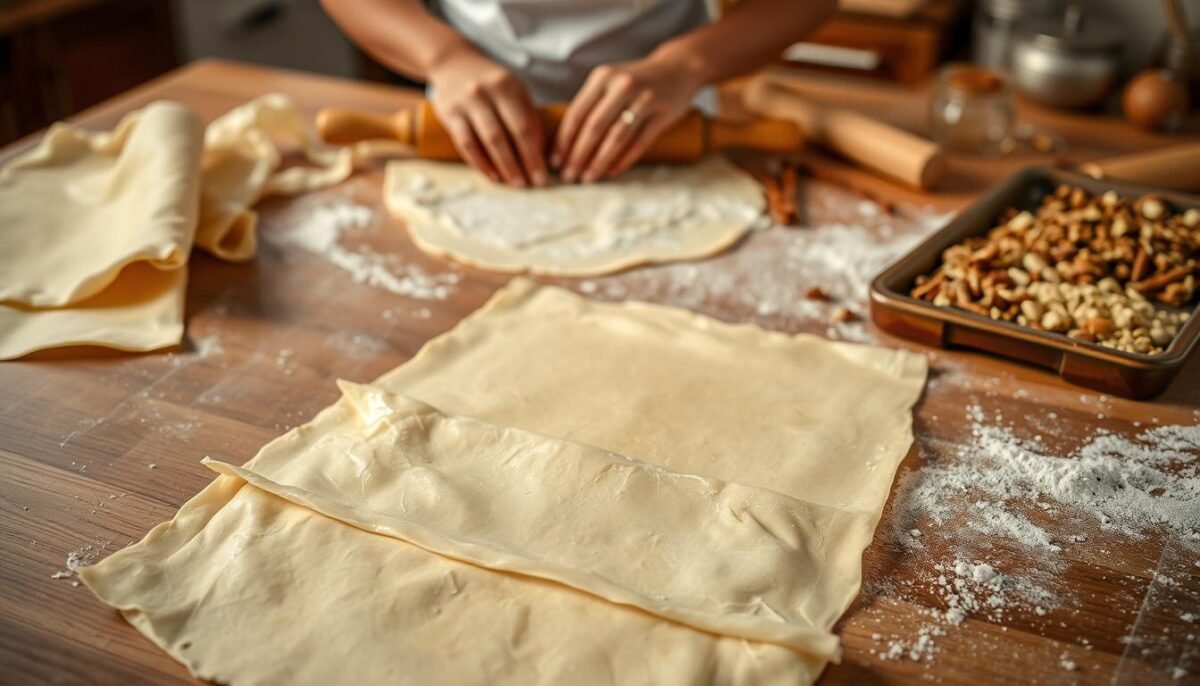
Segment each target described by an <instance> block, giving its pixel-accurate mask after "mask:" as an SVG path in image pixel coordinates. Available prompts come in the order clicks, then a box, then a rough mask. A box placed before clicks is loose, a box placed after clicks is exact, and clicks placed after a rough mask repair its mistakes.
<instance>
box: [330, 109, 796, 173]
mask: <svg viewBox="0 0 1200 686" xmlns="http://www.w3.org/2000/svg"><path fill="white" fill-rule="evenodd" d="M566 109H567V108H566V105H547V106H545V107H542V108H539V110H538V111H539V114H540V115H541V118H542V126H543V130H544V131H545V137H546V141H547V144H549V142H550V141H553V140H554V136H555V134H556V132H557V131H558V127H559V125H560V124H562V119H563V115H564V114H566ZM317 133H318V135H320V137H321V139H322V140H324V141H326V142H328V143H333V144H335V145H352V144H354V143H358V142H360V141H364V140H373V139H386V140H397V141H400V142H401V143H405V144H408V145H411V146H413V147H414V148H415V150H416V153H417V155H419V156H420V157H423V158H425V159H429V160H447V161H450V160H458V159H460V157H459V154H458V149H457V148H456V146H455V145H454V141H453V140H452V139H451V138H450V134H449V133H448V132H447V131H446V129H445V127H443V126H442V124H441V122H440V121H438V118H437V116H436V114H435V113H434V111H433V107H432V106H431V105H430V104H429V102H428V101H422V102H421V103H420V105H418V106H417V107H416V108H414V109H411V110H400V111H399V112H397V113H395V114H393V115H391V116H387V115H381V114H373V113H367V112H358V111H354V110H343V109H337V108H328V109H324V110H321V111H320V112H319V113H318V114H317ZM803 142H804V139H803V136H802V134H801V133H800V130H799V128H797V127H796V125H795V124H793V123H791V122H788V121H754V122H748V123H733V122H723V121H720V120H715V121H711V122H710V121H707V120H705V119H704V117H703V116H702V115H701V114H700V113H699V112H696V111H694V110H693V111H691V112H688V113H687V114H686V115H684V116H683V118H682V119H680V120H679V121H678V122H676V123H675V124H674V125H673V126H672V127H671V128H669V129H667V130H666V131H664V132H663V133H662V135H660V136H659V138H658V140H656V141H655V142H654V144H653V145H651V146H650V149H649V150H647V151H646V154H645V159H646V160H648V161H651V162H691V161H695V160H698V159H700V158H701V157H702V156H703V155H704V153H705V152H708V151H711V150H724V149H728V148H750V149H754V150H761V151H764V152H792V151H795V150H797V149H799V148H800V147H801V146H802V144H803Z"/></svg>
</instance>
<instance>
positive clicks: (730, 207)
mask: <svg viewBox="0 0 1200 686" xmlns="http://www.w3.org/2000/svg"><path fill="white" fill-rule="evenodd" d="M384 198H385V200H386V202H387V205H388V208H389V209H390V210H391V212H392V214H394V215H395V216H396V217H397V218H399V219H400V220H402V221H403V222H404V224H405V226H406V227H407V229H408V231H409V234H410V235H411V236H412V238H413V241H414V242H415V243H416V244H417V245H418V246H420V247H421V248H422V249H423V250H425V251H426V252H430V253H433V254H435V255H440V256H445V257H449V258H451V259H454V260H457V261H459V262H463V263H466V264H470V265H473V266H476V267H481V268H483V269H489V270H493V271H501V272H529V273H534V274H547V275H559V276H586V275H593V274H607V273H611V272H615V271H619V270H622V269H625V268H628V267H633V266H636V265H639V264H647V263H654V262H670V261H675V260H686V259H695V258H700V257H707V256H708V255H712V254H714V253H717V252H720V251H721V250H724V249H725V248H727V247H728V246H730V245H732V244H733V243H734V242H735V241H737V239H738V238H740V237H741V236H742V235H743V234H744V233H745V232H746V231H747V230H749V229H750V228H751V226H752V225H753V224H754V223H755V222H756V221H757V220H758V219H759V218H760V217H761V216H762V211H763V206H764V200H763V197H762V191H761V189H760V188H759V186H758V184H757V183H756V182H755V181H754V180H753V179H752V178H751V177H750V175H749V174H747V173H746V172H744V171H742V170H740V169H738V168H737V167H735V166H734V165H733V164H731V163H730V162H728V161H726V160H725V159H723V158H720V157H710V158H708V159H705V160H702V161H701V162H699V163H697V164H694V165H678V166H649V167H639V168H635V169H633V170H632V171H630V172H628V173H626V174H624V175H622V176H621V177H620V178H618V179H615V180H612V181H606V182H603V183H595V184H555V185H552V186H549V187H547V188H534V189H528V190H524V189H512V188H508V187H506V186H502V185H500V184H496V183H493V182H491V181H489V180H488V179H487V178H485V177H483V176H482V175H480V174H479V173H478V172H476V171H474V170H471V169H469V168H467V167H465V166H463V165H461V164H446V163H440V162H428V161H422V160H405V161H397V162H392V163H390V164H389V165H388V168H387V179H386V181H385V182H384Z"/></svg>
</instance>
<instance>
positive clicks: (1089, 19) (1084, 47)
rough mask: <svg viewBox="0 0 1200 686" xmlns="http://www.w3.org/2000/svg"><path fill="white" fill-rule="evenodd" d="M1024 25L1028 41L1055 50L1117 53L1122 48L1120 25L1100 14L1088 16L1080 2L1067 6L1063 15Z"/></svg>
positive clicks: (1025, 36)
mask: <svg viewBox="0 0 1200 686" xmlns="http://www.w3.org/2000/svg"><path fill="white" fill-rule="evenodd" d="M1023 28H1024V30H1023V31H1022V33H1023V34H1024V38H1025V40H1027V41H1029V42H1031V43H1033V44H1034V45H1036V46H1038V47H1040V48H1045V49H1047V50H1053V51H1056V52H1070V53H1083V52H1118V51H1120V49H1121V41H1122V33H1121V28H1120V26H1119V25H1118V24H1117V23H1116V22H1114V21H1112V20H1110V19H1108V18H1106V17H1103V16H1100V15H1096V14H1090V15H1088V16H1086V17H1085V16H1084V14H1083V10H1081V9H1080V8H1079V5H1071V6H1069V7H1067V11H1066V12H1065V13H1064V14H1063V16H1062V18H1059V19H1040V20H1036V21H1032V22H1029V23H1028V24H1026V25H1025V26H1024V27H1023Z"/></svg>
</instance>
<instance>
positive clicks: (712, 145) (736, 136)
mask: <svg viewBox="0 0 1200 686" xmlns="http://www.w3.org/2000/svg"><path fill="white" fill-rule="evenodd" d="M706 147H707V148H708V149H709V150H729V149H735V148H741V149H745V150H757V151H759V152H770V153H777V154H786V153H790V152H796V151H798V150H800V148H802V147H804V134H803V133H802V132H801V131H800V127H799V126H796V124H795V123H793V122H790V121H787V120H786V119H758V120H755V121H750V122H731V121H724V120H721V119H713V120H711V121H709V122H708V144H707V145H706Z"/></svg>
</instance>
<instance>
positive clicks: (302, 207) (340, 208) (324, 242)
mask: <svg viewBox="0 0 1200 686" xmlns="http://www.w3.org/2000/svg"><path fill="white" fill-rule="evenodd" d="M286 215H287V219H286V221H285V224H286V225H287V227H288V228H287V230H285V231H279V232H267V233H265V234H264V235H265V236H266V238H267V239H268V240H270V241H272V242H273V243H275V244H277V245H281V246H286V247H293V248H299V249H301V250H304V251H306V252H310V253H313V254H314V255H319V256H321V257H323V258H325V259H326V260H328V261H329V262H330V263H332V264H333V265H334V266H336V267H338V268H339V269H342V270H343V271H345V272H347V273H348V274H349V275H350V278H352V279H354V281H355V282H357V283H364V284H367V285H370V286H375V287H376V288H382V289H384V290H387V291H391V292H392V293H396V294H397V295H403V296H407V297H410V298H415V299H418V300H445V299H446V298H447V297H448V296H449V295H450V293H451V292H452V291H453V288H454V287H455V286H456V285H457V284H458V282H459V281H460V280H461V278H462V277H461V276H460V275H459V274H458V273H454V272H447V273H444V274H429V273H428V272H426V271H425V270H424V269H422V268H421V267H420V266H418V265H415V264H403V263H401V262H400V260H399V258H398V257H397V256H396V255H395V254H391V253H378V252H374V251H372V250H370V249H369V248H367V247H365V246H364V247H359V248H358V249H350V248H348V247H346V246H344V245H342V242H341V240H342V236H343V235H344V234H345V233H346V232H348V231H353V230H365V229H367V228H369V227H370V226H372V225H373V224H374V223H375V219H376V215H375V210H374V209H372V208H371V207H369V206H367V205H362V204H359V203H356V202H353V201H351V200H350V199H348V198H346V197H344V196H342V195H338V194H319V195H312V196H308V197H305V198H301V199H299V200H297V201H295V202H293V203H292V205H291V206H290V207H289V209H288V211H287V213H286Z"/></svg>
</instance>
